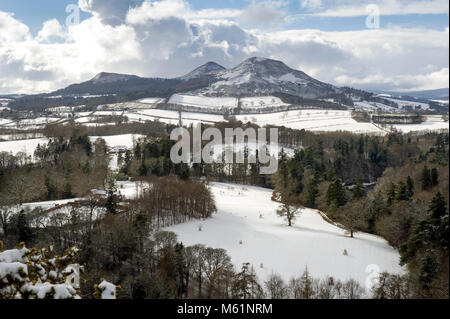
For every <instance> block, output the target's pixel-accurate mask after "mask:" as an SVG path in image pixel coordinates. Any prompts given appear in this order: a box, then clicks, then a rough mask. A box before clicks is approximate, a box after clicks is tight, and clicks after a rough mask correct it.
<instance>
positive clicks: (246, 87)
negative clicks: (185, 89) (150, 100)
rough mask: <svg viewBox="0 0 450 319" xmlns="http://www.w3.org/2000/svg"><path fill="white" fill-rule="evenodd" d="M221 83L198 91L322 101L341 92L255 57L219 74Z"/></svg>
mask: <svg viewBox="0 0 450 319" xmlns="http://www.w3.org/2000/svg"><path fill="white" fill-rule="evenodd" d="M217 78H218V81H217V82H215V83H213V84H211V85H210V86H209V87H207V88H204V89H200V90H198V91H197V92H198V93H199V94H201V95H207V96H257V95H270V94H273V93H285V94H290V95H294V96H300V97H304V98H311V99H314V98H320V97H326V96H329V95H330V94H335V93H338V92H339V89H338V88H336V87H334V86H332V85H330V84H327V83H323V82H320V81H318V80H316V79H313V78H312V77H310V76H308V75H307V74H305V73H304V72H302V71H297V70H294V69H291V68H289V67H288V66H287V65H286V64H284V63H283V62H281V61H276V60H271V59H265V58H258V57H253V58H250V59H248V60H245V61H244V62H242V63H241V64H239V65H238V66H236V67H234V68H232V69H230V70H223V71H221V72H219V73H217Z"/></svg>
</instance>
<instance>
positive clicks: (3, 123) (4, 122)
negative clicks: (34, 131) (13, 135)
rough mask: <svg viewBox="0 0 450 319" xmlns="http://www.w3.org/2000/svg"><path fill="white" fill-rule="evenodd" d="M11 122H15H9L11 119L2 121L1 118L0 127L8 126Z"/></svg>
mask: <svg viewBox="0 0 450 319" xmlns="http://www.w3.org/2000/svg"><path fill="white" fill-rule="evenodd" d="M11 122H13V121H12V120H9V119H2V118H0V126H1V125H6V124H8V123H11Z"/></svg>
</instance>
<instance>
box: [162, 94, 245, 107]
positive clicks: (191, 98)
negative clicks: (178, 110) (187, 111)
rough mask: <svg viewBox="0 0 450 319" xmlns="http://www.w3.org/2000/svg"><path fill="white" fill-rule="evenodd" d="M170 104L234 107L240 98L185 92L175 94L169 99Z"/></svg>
mask: <svg viewBox="0 0 450 319" xmlns="http://www.w3.org/2000/svg"><path fill="white" fill-rule="evenodd" d="M169 103H170V104H179V105H184V106H192V107H197V108H202V109H203V108H213V109H221V108H228V109H234V108H236V107H237V106H238V99H236V98H234V97H205V96H195V95H185V94H174V95H172V97H171V98H170V100H169Z"/></svg>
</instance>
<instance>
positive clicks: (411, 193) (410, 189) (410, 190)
mask: <svg viewBox="0 0 450 319" xmlns="http://www.w3.org/2000/svg"><path fill="white" fill-rule="evenodd" d="M406 187H407V193H408V198H412V197H413V196H414V181H413V179H412V178H411V176H408V178H407V179H406Z"/></svg>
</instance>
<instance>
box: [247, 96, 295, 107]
mask: <svg viewBox="0 0 450 319" xmlns="http://www.w3.org/2000/svg"><path fill="white" fill-rule="evenodd" d="M239 102H240V105H241V107H242V108H243V109H247V108H258V107H263V108H264V107H277V106H288V105H289V104H286V103H284V102H283V101H282V100H281V99H280V98H278V97H275V96H260V97H245V98H242V99H240V100H239Z"/></svg>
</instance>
